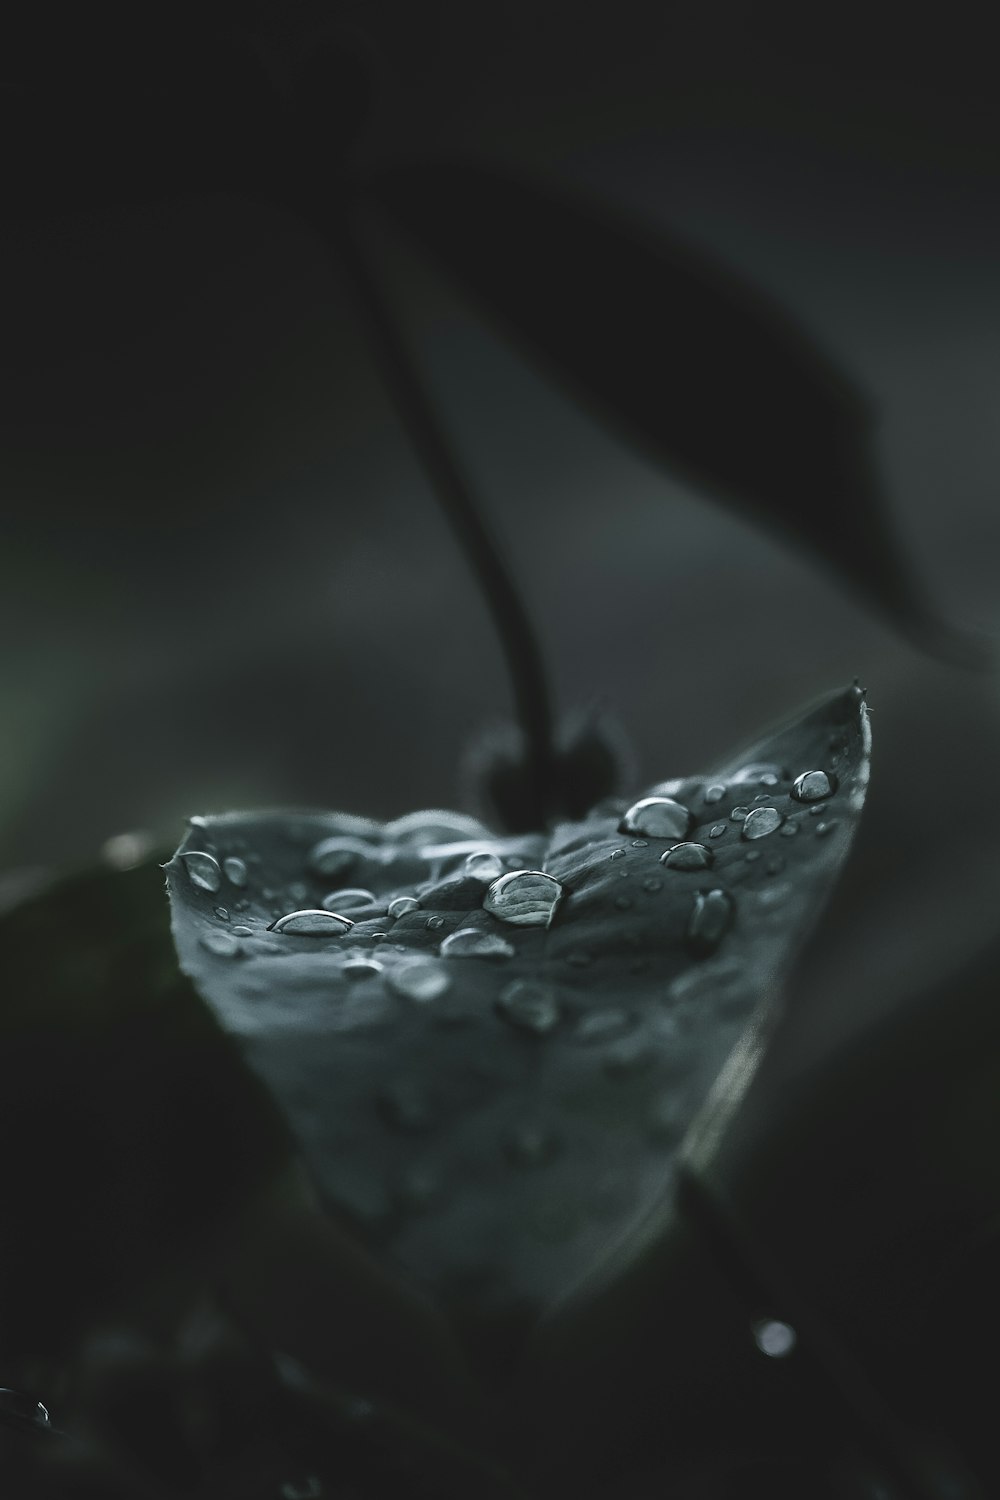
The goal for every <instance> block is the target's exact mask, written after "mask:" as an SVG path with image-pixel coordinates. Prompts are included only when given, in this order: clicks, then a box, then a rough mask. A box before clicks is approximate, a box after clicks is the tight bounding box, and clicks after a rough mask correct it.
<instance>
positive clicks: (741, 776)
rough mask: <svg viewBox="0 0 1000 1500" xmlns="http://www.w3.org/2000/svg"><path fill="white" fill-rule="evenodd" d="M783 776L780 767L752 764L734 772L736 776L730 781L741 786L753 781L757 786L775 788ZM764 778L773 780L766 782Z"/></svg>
mask: <svg viewBox="0 0 1000 1500" xmlns="http://www.w3.org/2000/svg"><path fill="white" fill-rule="evenodd" d="M784 774H785V773H784V771H783V769H782V767H781V766H776V765H774V764H761V765H757V764H754V765H749V766H744V767H743V768H742V770H739V771H737V772H736V775H735V776H734V777H733V778H732V779H733V781H735V782H739V783H742V784H746V783H747V782H751V781H753V782H756V783H757V785H758V786H777V784H778V782H779V781H780V780H781V779H782V777H783V775H784ZM765 776H773V777H774V780H773V781H771V782H766V781H765V780H764V777H765Z"/></svg>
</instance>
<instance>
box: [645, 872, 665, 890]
mask: <svg viewBox="0 0 1000 1500" xmlns="http://www.w3.org/2000/svg"><path fill="white" fill-rule="evenodd" d="M642 888H643V890H644V891H649V892H651V893H652V892H654V891H662V890H663V881H662V880H657V878H656V876H655V875H650V876H649V878H648V879H646V880H644V881H643V882H642Z"/></svg>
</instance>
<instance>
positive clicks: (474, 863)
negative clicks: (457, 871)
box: [465, 849, 503, 881]
mask: <svg viewBox="0 0 1000 1500" xmlns="http://www.w3.org/2000/svg"><path fill="white" fill-rule="evenodd" d="M465 873H466V875H471V876H472V878H473V880H486V881H490V880H496V878H497V876H498V875H502V874H503V860H502V859H501V858H500V857H499V855H496V854H491V853H490V852H489V850H486V849H481V850H477V851H476V853H475V854H470V855H469V856H468V858H467V859H466V861H465Z"/></svg>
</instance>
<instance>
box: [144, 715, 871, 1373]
mask: <svg viewBox="0 0 1000 1500" xmlns="http://www.w3.org/2000/svg"><path fill="white" fill-rule="evenodd" d="M810 772H823V773H824V774H825V775H826V777H827V778H828V784H829V794H828V795H824V796H823V797H822V798H820V800H818V801H815V802H808V801H802V800H800V798H799V797H796V795H795V783H796V779H797V778H800V777H801V776H803V775H804V774H807V773H810ZM867 779H868V720H867V710H866V708H865V705H864V700H863V694H862V693H861V692H860V691H859V690H858V689H851V690H849V691H847V692H846V693H840V694H837V695H834V696H833V697H831V698H829V699H827V700H826V701H824V702H823V703H821V704H820V705H819V706H818V707H817V708H816V709H815V710H814V711H813V712H811V713H809V714H807V715H806V716H805V717H804V718H802V719H800V720H798V721H797V722H795V723H794V724H792V725H790V726H789V727H788V728H786V729H784V730H780V731H778V732H777V733H776V734H773V735H771V736H768V737H767V738H765V739H764V740H762V741H761V742H760V743H759V744H757V745H755V746H753V747H751V748H750V749H749V750H747V751H745V752H743V753H741V754H740V755H737V756H735V757H733V758H732V759H731V760H729V761H727V762H726V763H725V764H723V765H722V766H720V767H718V768H716V770H714V771H713V772H712V773H711V774H710V775H708V776H702V777H687V778H684V779H682V780H679V781H673V782H670V783H666V784H662V785H659V786H655V787H652V788H647V789H644V791H643V792H642V794H641V795H640V796H638V797H636V799H635V802H636V803H639V802H641V801H643V798H644V797H650V798H654V799H656V801H655V802H654V803H652V804H647V805H646V806H647V809H648V807H649V806H652V807H654V808H658V807H662V806H663V805H664V804H667V803H669V804H670V808H671V809H673V808H675V807H678V806H679V807H681V808H686V809H687V810H688V814H689V816H688V817H687V818H684V819H683V820H682V821H683V822H684V823H685V825H687V826H686V827H685V832H684V837H683V839H679V838H678V837H677V836H676V835H677V829H678V827H679V823H678V821H677V820H678V816H679V815H678V814H677V813H676V812H674V811H672V810H671V811H670V814H669V817H667V818H666V820H664V819H663V817H662V816H661V817H660V820H659V821H656V820H654V821H653V822H651V823H650V827H651V828H653V827H655V828H658V829H659V830H660V832H659V833H657V832H650V833H649V834H644V833H641V832H638V831H637V824H638V822H639V821H641V820H642V819H643V817H646V818H647V819H648V816H649V815H648V811H647V810H640V811H639V812H636V811H635V809H634V807H632V808H630V806H629V804H628V803H625V802H621V803H617V804H610V805H608V804H605V805H602V806H600V807H598V808H597V809H595V810H594V811H593V812H592V813H591V814H590V815H589V816H588V817H586V818H584V819H582V820H581V821H579V822H577V823H566V824H561V825H559V826H557V827H556V828H554V829H553V830H551V831H549V832H547V833H545V834H542V833H539V834H537V835H529V836H523V837H513V838H498V837H495V836H494V835H492V834H491V833H490V831H489V830H488V829H486V828H484V827H482V826H481V825H478V824H476V823H475V822H474V821H473V820H470V819H468V818H465V817H463V816H461V815H458V814H451V813H435V812H428V813H424V814H410V815H408V816H407V817H406V818H403V819H399V820H397V822H396V823H388V824H384V825H383V824H376V823H374V822H368V821H367V820H363V819H358V818H353V817H346V816H339V815H336V814H328V815H324V814H289V813H259V814H239V813H233V814H226V815H222V816H219V817H210V818H199V819H195V820H193V822H192V826H191V827H190V829H189V831H188V833H187V836H186V837H185V840H184V842H183V844H182V845H181V847H180V849H179V851H178V853H177V855H176V856H175V858H174V859H173V860H172V861H171V863H170V865H169V866H168V871H167V874H168V884H169V889H170V894H171V903H172V913H173V928H174V936H175V940H176V943H177V949H178V954H179V957H180V962H181V966H182V968H183V969H184V971H185V972H186V973H187V974H188V975H190V977H191V978H192V980H193V982H194V984H195V986H196V987H197V989H198V991H199V992H200V994H201V995H202V996H203V997H204V999H205V1000H206V1001H207V1003H208V1005H209V1007H210V1008H211V1010H212V1012H213V1014H214V1015H215V1017H216V1019H217V1020H218V1021H219V1022H220V1024H221V1026H222V1028H223V1030H224V1031H226V1032H227V1033H229V1034H230V1036H232V1037H234V1038H235V1040H236V1042H237V1044H238V1046H239V1049H240V1051H241V1052H242V1055H243V1056H244V1058H245V1059H246V1061H247V1063H248V1064H249V1066H250V1068H251V1070H252V1071H253V1072H254V1074H256V1076H257V1077H258V1078H259V1079H260V1080H262V1081H263V1082H264V1083H265V1084H266V1086H267V1088H268V1090H269V1092H270V1094H271V1095H272V1097H273V1098H274V1100H275V1101H276V1103H277V1104H278V1106H279V1107H280V1110H281V1112H282V1113H283V1115H284V1117H285V1119H286V1120H287V1121H288V1123H289V1125H290V1127H291V1130H292V1133H293V1135H294V1137H295V1139H296V1140H297V1142H298V1144H299V1146H300V1149H301V1152H302V1155H303V1158H304V1161H305V1163H306V1165H307V1167H308V1169H309V1172H310V1174H311V1176H312V1179H313V1181H314V1182H315V1184H316V1185H317V1187H318V1189H319V1191H320V1193H321V1194H322V1197H323V1201H324V1202H325V1204H326V1206H327V1208H328V1210H329V1212H330V1214H331V1215H332V1217H333V1219H334V1221H335V1222H336V1223H338V1224H340V1225H341V1226H345V1227H346V1228H348V1230H349V1231H350V1232H351V1234H352V1235H353V1236H355V1237H356V1238H357V1239H358V1240H359V1241H360V1242H361V1243H362V1244H363V1245H365V1246H367V1247H368V1248H369V1249H370V1250H371V1251H372V1252H374V1253H375V1255H376V1256H377V1257H378V1258H379V1259H380V1260H381V1261H382V1262H383V1263H384V1264H385V1265H386V1266H388V1267H392V1268H395V1270H396V1271H397V1272H402V1273H403V1274H404V1275H405V1277H406V1278H408V1279H410V1280H412V1281H415V1283H416V1284H417V1285H419V1286H421V1287H423V1288H425V1289H427V1290H428V1291H430V1292H431V1293H432V1294H433V1296H434V1299H435V1300H436V1301H437V1302H438V1303H439V1305H442V1306H443V1307H444V1308H445V1309H446V1311H447V1312H448V1314H449V1315H450V1316H451V1317H452V1318H453V1319H454V1320H455V1321H456V1322H457V1324H458V1325H459V1327H460V1328H461V1329H462V1331H463V1333H464V1335H465V1337H466V1339H467V1340H468V1341H469V1342H470V1345H476V1344H478V1345H479V1347H478V1348H477V1350H476V1351H475V1352H476V1355H477V1357H478V1358H481V1359H484V1360H485V1362H486V1364H487V1365H489V1364H490V1362H496V1363H499V1364H500V1365H502V1364H503V1363H504V1362H505V1361H507V1360H509V1359H511V1358H513V1357H514V1355H515V1354H516V1352H517V1350H518V1348H519V1346H520V1344H521V1342H522V1341H523V1338H524V1335H525V1332H526V1329H527V1328H528V1327H529V1326H530V1325H531V1324H532V1323H533V1322H534V1321H535V1320H536V1319H537V1317H538V1316H539V1314H540V1313H541V1312H542V1311H543V1310H544V1309H546V1308H548V1307H551V1306H552V1304H553V1303H554V1302H555V1301H556V1300H557V1299H560V1298H564V1297H565V1296H566V1295H567V1293H568V1292H569V1291H570V1289H572V1288H573V1287H574V1286H579V1285H581V1284H585V1283H590V1282H592V1281H593V1279H594V1278H595V1276H597V1275H598V1273H599V1272H600V1271H601V1269H602V1268H605V1269H609V1268H610V1269H611V1270H612V1271H613V1272H615V1274H617V1273H618V1272H620V1271H621V1269H622V1265H623V1264H624V1265H625V1266H626V1267H627V1263H628V1256H629V1253H630V1250H629V1247H630V1246H634V1245H636V1244H639V1243H640V1242H641V1241H642V1236H643V1234H644V1232H645V1231H644V1228H643V1226H644V1225H647V1224H648V1223H649V1221H650V1218H651V1216H653V1217H655V1215H656V1212H657V1211H660V1210H664V1206H665V1205H666V1206H667V1208H668V1206H669V1203H670V1195H671V1188H672V1172H673V1168H674V1163H675V1159H676V1153H677V1149H678V1146H679V1143H680V1141H681V1140H682V1138H683V1137H684V1135H685V1132H686V1131H687V1130H688V1128H689V1126H690V1125H691V1122H692V1120H693V1119H694V1118H695V1116H696V1115H697V1114H698V1112H699V1110H701V1108H702V1106H703V1105H704V1103H705V1100H706V1096H708V1094H709V1092H710V1090H711V1089H712V1086H713V1084H715V1083H716V1080H717V1079H718V1077H719V1075H720V1072H721V1071H722V1070H723V1067H724V1064H725V1063H726V1059H727V1057H729V1056H730V1054H731V1053H732V1052H733V1049H734V1047H735V1045H736V1043H737V1042H738V1041H740V1039H741V1038H743V1042H744V1046H743V1049H742V1051H741V1052H740V1053H739V1054H738V1055H739V1056H742V1057H745V1056H746V1055H747V1047H748V1043H747V1037H748V1036H749V1037H752V1038H754V1039H755V1044H756V1045H759V1043H760V1041H761V1039H762V1037H763V1035H764V1034H765V1032H766V1028H767V1027H768V1025H769V1024H770V1023H771V1022H772V1021H773V1019H774V1017H775V1015H776V1014H777V1010H778V998H779V992H780V982H781V979H782V976H783V974H784V972H785V969H786V966H787V964H788V962H789V959H790V957H791V955H792V954H793V952H794V951H795V949H796V948H797V946H798V945H799V943H800V942H801V940H802V938H803V937H804V935H805V934H806V932H807V931H808V930H809V928H810V927H811V925H812V923H813V922H814V921H815V919H816V918H817V917H818V915H819V912H820V909H821V907H822V904H823V901H824V899H825V896H826V894H827V891H828V890H829V888H830V885H831V884H832V882H833V880H834V878H835V876H836V874H837V872H838V870H839V868H840V866H841V864H842V862H843V859H844V856H845V854H846V852H847V849H848V846H849V843H850V839H851V835H852V832H853V829H854V826H855V824H856V822H857V819H858V815H859V812H860V808H861V804H862V802H863V798H864V791H865V787H866V785H867ZM720 789H721V790H720ZM744 809H745V811H744ZM768 810H769V811H768ZM764 811H768V817H767V819H765V822H766V824H767V828H766V830H765V831H764V832H763V833H762V834H761V836H759V837H757V836H751V835H752V834H753V832H754V830H753V828H752V826H751V828H750V830H747V829H746V827H745V820H746V818H747V816H748V815H749V814H752V813H755V814H756V815H757V817H758V819H759V818H760V814H761V813H762V812H764ZM622 828H625V829H626V830H627V831H626V832H621V831H620V829H622ZM664 829H669V830H670V831H669V835H668V836H663V830H664ZM678 843H683V844H684V845H685V846H689V845H698V846H700V847H701V849H702V850H704V851H705V856H704V857H705V860H706V862H707V863H706V865H702V864H700V863H699V864H694V865H692V866H691V867H688V860H686V859H684V858H683V857H681V858H679V859H678V857H677V856H671V854H670V851H671V850H673V849H674V847H675V846H676V845H677V844H678ZM195 855H200V856H203V858H202V859H199V860H195V859H194V858H193V856H195ZM665 856H666V857H667V862H666V863H664V857H665ZM206 857H207V858H206ZM233 860H237V861H239V862H240V865H239V866H237V867H235V868H237V869H239V870H240V873H241V877H242V869H243V868H245V871H246V879H245V882H244V881H243V880H242V878H241V880H240V882H239V883H236V884H234V883H233V881H232V880H231V879H230V878H229V877H227V876H226V875H225V874H224V873H223V874H222V875H221V879H220V881H219V884H218V888H217V889H210V888H206V882H205V880H204V878H203V877H204V872H205V871H206V870H208V871H212V869H213V867H214V868H217V869H218V870H219V871H220V872H224V871H226V870H227V869H230V870H232V869H233V868H234V866H233V865H232V861H233ZM497 869H502V870H503V872H504V873H503V874H502V875H500V876H497V875H496V871H497ZM334 871H335V873H334ZM514 871H523V872H532V873H533V875H534V876H535V879H534V881H533V882H527V884H526V885H525V888H524V890H523V891H522V892H521V895H519V896H517V895H516V893H517V890H518V883H517V882H510V880H509V876H510V874H511V873H512V872H514ZM324 872H325V873H324ZM193 873H194V874H195V875H196V876H197V877H198V878H192V874H193ZM539 874H540V875H542V876H548V877H549V880H548V882H542V883H539V881H538V875H539ZM551 882H556V883H558V886H559V887H560V888H561V889H560V894H559V896H558V900H557V901H556V902H555V904H553V903H552V901H551V893H552V889H553V888H552V886H551ZM214 884H215V880H214V875H213V878H212V880H211V881H209V882H208V885H209V886H212V885H214ZM529 887H530V889H529ZM508 890H513V891H514V892H515V895H516V899H515V900H514V901H513V903H512V905H511V907H510V909H509V910H507V911H506V919H505V898H506V893H507V891H508ZM522 898H523V899H522ZM414 903H419V904H418V905H414ZM539 903H541V904H539ZM341 907H343V908H344V910H343V911H341V909H340V908H341ZM390 908H391V911H392V912H393V913H398V914H396V915H391V914H390ZM295 911H299V912H314V913H316V914H318V915H317V918H316V925H315V927H314V928H313V929H312V930H309V923H308V921H307V922H306V923H305V926H304V928H301V929H300V931H299V932H297V933H296V932H293V931H291V930H288V926H287V923H286V924H285V928H286V930H284V931H279V930H275V924H276V923H280V922H282V919H286V918H287V917H288V916H289V915H290V914H291V913H293V912H295ZM525 913H527V914H528V916H529V917H530V918H531V921H530V923H528V924H526V923H525V922H524V920H523V918H524V915H525ZM338 915H339V916H340V917H341V921H340V922H334V923H333V924H332V925H333V929H334V930H332V931H331V929H330V927H328V926H324V925H321V923H322V921H323V918H324V917H328V918H335V917H336V916H338ZM544 922H547V923H548V925H542V924H543V923H544ZM348 923H350V925H349V926H348V925H347V924H348ZM752 1051H753V1048H752V1047H750V1052H751V1053H752ZM738 1086H742V1085H741V1084H740V1082H739V1080H738V1079H736V1078H735V1077H730V1080H729V1082H728V1083H727V1084H726V1085H725V1089H726V1092H727V1098H728V1100H729V1103H730V1104H731V1102H732V1098H733V1097H734V1091H738ZM668 1217H669V1212H668ZM623 1257H624V1261H623Z"/></svg>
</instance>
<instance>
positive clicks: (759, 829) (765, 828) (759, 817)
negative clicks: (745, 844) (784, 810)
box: [742, 807, 785, 839]
mask: <svg viewBox="0 0 1000 1500" xmlns="http://www.w3.org/2000/svg"><path fill="white" fill-rule="evenodd" d="M784 821H785V820H784V817H783V816H782V814H781V813H780V812H779V811H778V809H777V808H776V807H755V808H754V810H753V812H751V813H748V814H747V819H746V822H745V823H744V824H743V829H742V833H743V837H744V838H745V839H763V838H766V837H767V835H768V834H769V833H773V832H774V831H775V829H776V828H780V827H781V825H782V823H783V822H784Z"/></svg>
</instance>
